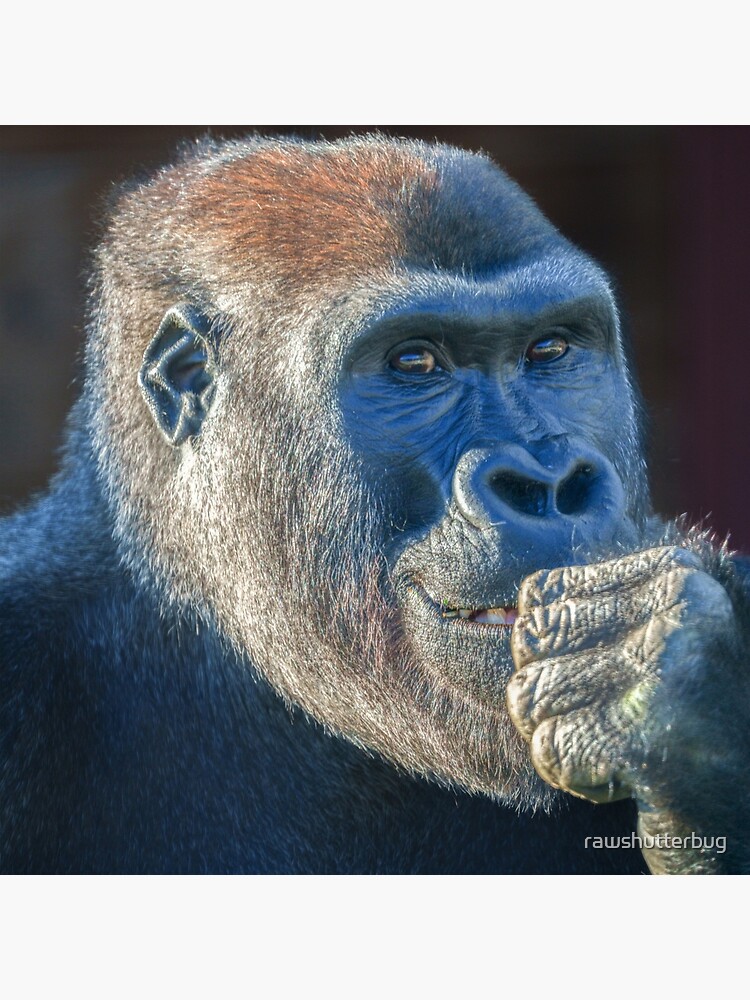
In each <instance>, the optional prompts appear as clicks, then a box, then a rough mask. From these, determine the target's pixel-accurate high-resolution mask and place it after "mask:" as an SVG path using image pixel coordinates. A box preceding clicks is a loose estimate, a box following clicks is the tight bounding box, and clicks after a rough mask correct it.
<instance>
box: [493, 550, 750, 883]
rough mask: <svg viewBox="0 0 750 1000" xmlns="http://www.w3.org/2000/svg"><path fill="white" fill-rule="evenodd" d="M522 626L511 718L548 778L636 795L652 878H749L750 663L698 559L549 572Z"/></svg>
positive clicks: (729, 608)
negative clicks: (744, 874) (747, 766)
mask: <svg viewBox="0 0 750 1000" xmlns="http://www.w3.org/2000/svg"><path fill="white" fill-rule="evenodd" d="M518 612H519V617H518V619H517V621H516V624H515V626H514V629H513V635H512V643H511V645H512V652H513V659H514V661H515V665H516V668H517V670H516V673H515V674H514V676H513V678H512V679H511V681H510V683H509V685H508V707H509V710H510V714H511V717H512V719H513V721H514V723H515V725H516V726H517V727H518V729H519V731H520V732H521V734H522V735H523V736H524V738H525V739H526V740H527V741H528V742H529V743H530V749H531V757H532V761H533V763H534V766H535V767H536V769H537V771H538V772H539V774H540V775H541V777H542V778H544V779H545V780H546V781H547V782H549V783H550V784H551V785H553V786H555V787H558V788H562V789H564V790H565V791H567V792H570V793H571V794H573V795H578V796H580V797H582V798H587V799H591V800H593V801H595V802H606V801H610V800H613V799H617V798H623V797H625V796H627V795H632V796H633V797H634V798H635V799H636V801H637V803H638V810H639V834H640V835H641V837H642V838H643V841H644V845H643V847H642V849H643V851H644V855H645V857H646V861H647V863H648V865H649V867H650V869H651V870H652V871H653V872H655V873H679V872H691V873H708V872H718V871H728V870H733V871H737V870H748V869H749V868H750V848H749V845H748V837H747V834H746V833H745V834H744V836H743V826H744V830H745V831H746V830H747V829H748V826H747V825H746V824H743V823H740V824H739V825H738V819H739V817H738V815H737V814H738V812H740V813H742V819H743V820H747V818H748V817H747V813H748V812H750V804H748V803H747V798H748V797H747V795H746V793H745V791H744V789H745V784H746V774H745V773H744V769H743V767H742V757H743V754H744V752H745V751H744V746H745V744H746V743H747V739H748V735H747V734H748V732H750V718H749V717H750V697H749V696H748V681H747V677H746V673H747V671H746V670H745V669H744V668H745V665H746V664H747V662H748V657H747V652H746V650H745V648H744V643H743V640H742V637H741V630H740V628H739V626H738V621H737V613H736V609H735V606H734V604H733V601H732V600H731V599H730V596H729V593H728V592H727V590H726V589H725V588H724V587H723V586H722V584H721V583H719V582H718V581H717V580H716V579H714V577H713V576H711V575H709V574H708V573H707V572H706V571H705V568H704V564H703V563H702V561H701V559H700V558H699V557H698V556H697V555H696V554H695V553H694V552H691V551H688V550H687V549H683V548H675V547H660V548H654V549H649V550H647V551H642V552H637V553H634V554H632V555H629V556H627V557H625V558H622V559H616V560H613V561H610V562H604V563H599V564H593V565H588V566H574V567H568V568H564V569H555V570H550V571H542V572H540V573H536V574H534V575H533V576H530V577H529V578H527V579H526V580H525V581H524V583H523V586H522V587H521V591H520V594H519V601H518ZM745 759H747V758H745ZM738 800H739V801H738ZM743 800H744V802H745V804H744V805H743V804H742V802H743Z"/></svg>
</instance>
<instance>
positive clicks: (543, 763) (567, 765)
mask: <svg viewBox="0 0 750 1000" xmlns="http://www.w3.org/2000/svg"><path fill="white" fill-rule="evenodd" d="M578 715H580V717H577V716H578ZM605 746H606V743H605V742H604V734H603V733H599V734H597V731H596V726H595V725H593V724H592V722H591V720H590V718H589V717H588V713H586V712H582V713H576V715H574V716H568V717H566V718H565V719H561V718H559V717H558V718H554V719H548V720H547V721H546V722H543V723H542V724H541V725H540V726H539V727H538V728H537V730H536V732H535V733H534V736H533V738H532V741H531V747H530V752H531V760H532V763H533V765H534V767H535V769H536V771H537V773H538V774H539V776H540V777H541V778H543V780H544V781H546V782H547V783H548V784H550V785H552V786H553V787H555V788H562V789H564V790H565V791H566V792H569V793H570V794H572V795H577V796H579V797H580V798H585V799H589V800H591V801H593V802H608V801H609V802H613V801H615V800H616V799H621V798H625V797H627V796H628V795H629V794H630V787H629V783H628V781H627V774H628V767H627V765H626V764H625V763H624V762H619V761H613V760H612V759H611V757H610V756H608V755H607V753H605V752H604V749H603V748H604V747H605Z"/></svg>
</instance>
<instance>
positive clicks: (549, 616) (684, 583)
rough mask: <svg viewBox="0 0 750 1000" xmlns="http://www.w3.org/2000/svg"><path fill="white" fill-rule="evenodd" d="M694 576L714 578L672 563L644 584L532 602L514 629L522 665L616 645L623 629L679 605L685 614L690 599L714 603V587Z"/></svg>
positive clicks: (515, 651) (513, 641)
mask: <svg viewBox="0 0 750 1000" xmlns="http://www.w3.org/2000/svg"><path fill="white" fill-rule="evenodd" d="M691 577H701V578H702V577H706V579H707V580H708V581H709V583H712V584H713V583H714V581H712V580H711V578H710V577H707V575H706V574H705V573H696V571H695V570H693V569H686V568H684V567H683V566H680V565H672V566H670V568H669V569H668V570H667V571H666V572H662V573H661V574H660V575H659V576H658V577H651V578H649V579H648V581H647V582H645V583H641V584H640V585H639V586H634V585H631V586H630V587H624V586H622V587H618V588H617V589H613V590H607V591H602V590H600V591H599V592H598V593H594V594H589V593H587V594H586V595H585V596H583V597H579V598H577V599H575V598H572V597H569V596H566V597H565V598H564V599H562V600H556V601H552V602H550V603H547V604H541V603H536V604H531V605H530V606H527V607H526V608H525V609H524V612H523V613H522V614H521V615H519V617H518V618H517V619H516V622H515V624H514V626H513V631H512V633H511V653H512V655H513V660H514V662H515V664H516V667H523V666H526V664H528V663H532V662H534V661H536V660H542V659H546V658H547V657H552V656H565V655H568V654H571V653H576V652H578V651H579V650H584V649H593V648H595V647H599V646H607V645H610V646H613V645H614V644H615V642H617V641H621V640H620V639H619V636H620V635H621V634H622V633H623V632H631V631H633V630H635V629H638V628H639V627H640V626H642V625H645V624H647V623H648V622H649V620H651V619H652V618H655V617H659V616H661V615H665V614H667V612H671V611H673V610H674V611H676V613H677V617H680V616H681V613H682V610H681V608H680V605H681V604H684V603H685V602H687V601H688V600H693V601H695V600H696V599H697V601H699V602H700V606H701V607H703V606H704V605H705V606H708V603H707V600H706V597H705V595H707V594H709V589H707V587H705V586H702V585H701V581H697V582H696V581H694V580H692V579H690V578H691ZM710 593H711V594H712V591H711V592H710ZM693 595H696V596H693ZM673 617H674V616H673Z"/></svg>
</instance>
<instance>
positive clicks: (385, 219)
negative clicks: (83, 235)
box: [0, 136, 750, 873]
mask: <svg viewBox="0 0 750 1000" xmlns="http://www.w3.org/2000/svg"><path fill="white" fill-rule="evenodd" d="M92 272H93V273H92V278H91V283H90V301H89V310H88V337H87V345H86V350H85V358H84V379H83V386H82V391H81V395H80V398H79V399H78V401H77V403H76V404H75V406H74V408H73V410H72V412H71V414H70V417H69V421H68V424H67V430H66V440H65V446H64V450H63V454H62V459H61V465H60V470H59V472H58V473H57V474H56V476H55V477H54V479H53V481H52V483H51V485H50V487H49V490H48V491H47V492H46V493H45V494H44V495H42V496H40V497H38V498H36V499H35V500H34V501H33V502H31V503H30V504H29V505H28V506H26V507H25V508H23V509H21V510H19V511H17V512H16V513H15V514H14V515H12V516H10V517H8V518H6V519H5V520H4V521H3V523H2V526H1V527H0V567H1V573H2V575H1V576H0V691H1V696H0V784H1V787H2V794H1V795H0V827H1V833H0V868H1V869H2V871H4V872H12V873H138V872H141V873H174V872H182V873H232V872H237V873H261V872H263V873H306V872H308V873H311V872H316V873H347V872H348V873H639V872H642V873H646V872H648V871H651V872H655V873H716V872H744V871H747V870H748V867H749V866H750V835H749V834H748V815H749V814H750V801H749V800H748V796H747V795H745V794H744V793H741V788H742V787H743V783H744V777H745V775H746V772H747V769H748V766H750V740H749V736H750V724H749V722H750V691H749V690H748V687H749V684H748V671H747V668H746V665H747V663H748V650H747V643H748V636H749V635H750V614H749V612H748V597H747V579H748V574H747V573H746V572H745V570H744V568H743V566H742V565H741V561H740V560H736V559H733V558H732V557H731V556H730V554H729V553H728V552H727V551H726V550H725V549H724V548H722V547H718V548H717V547H716V546H714V545H713V544H712V542H711V540H710V538H709V537H707V536H706V535H702V534H700V533H698V532H696V531H694V530H688V529H687V528H686V527H684V526H682V525H679V524H667V523H665V522H663V521H662V520H660V519H659V518H658V517H657V516H656V515H655V514H654V512H653V510H652V507H651V503H650V500H649V493H648V485H647V476H646V469H645V464H644V459H643V442H642V432H641V424H642V421H641V416H640V414H641V404H640V402H639V396H638V392H637V388H636V387H635V383H634V379H633V375H632V372H631V371H630V366H629V363H628V355H627V351H626V346H625V345H624V343H623V337H622V334H621V330H620V323H619V319H618V310H617V306H616V303H615V299H614V296H613V293H612V290H611V288H610V285H609V283H608V280H607V278H606V276H605V274H604V273H603V272H602V271H601V269H600V268H599V267H598V266H597V265H596V264H595V263H594V262H593V261H592V260H591V259H589V258H588V257H587V256H586V255H584V254H583V253H582V252H581V251H579V250H578V249H576V248H575V247H574V246H572V245H571V244H570V243H569V242H568V241H567V240H566V239H565V238H564V237H563V236H562V235H561V234H560V233H559V232H557V230H556V229H555V228H554V227H553V226H552V225H551V224H550V222H548V221H547V220H546V219H545V218H544V216H543V215H542V214H541V213H540V211H539V210H538V209H537V207H536V206H535V205H534V203H533V202H532V201H531V199H530V198H529V197H528V196H527V195H525V194H524V193H523V192H522V191H521V190H520V189H519V188H518V187H517V186H516V184H515V183H514V182H512V181H511V180H510V179H509V178H508V177H507V176H506V175H505V174H504V173H502V172H501V171H500V170H499V169H498V168H497V167H496V166H495V165H494V164H493V163H492V162H490V161H489V160H488V159H487V158H486V157H484V156H482V155H477V154H473V153H468V152H464V151H461V150H458V149H453V148H450V147H446V146H441V145H429V144H422V143H419V142H412V141H406V140H391V139H386V138H383V137H381V136H368V137H356V138H350V139H347V140H343V141H338V142H326V141H317V142H305V141H302V140H291V139H290V140H277V139H265V138H259V137H253V138H249V139H246V140H242V141H231V142H217V141H214V140H210V139H208V140H204V141H201V142H199V143H197V144H196V145H194V146H193V147H191V148H189V149H186V150H184V151H183V152H182V153H181V155H180V156H179V158H178V159H177V160H176V162H175V163H174V164H173V165H171V166H169V167H166V168H165V169H163V170H161V171H160V172H158V173H156V174H155V175H153V176H151V177H150V178H147V179H146V180H144V181H141V182H133V183H130V184H128V185H126V186H124V187H123V188H121V189H120V190H119V191H118V193H117V195H116V196H115V197H114V198H113V204H112V208H111V213H110V216H109V219H108V222H107V224H106V228H105V231H104V234H103V237H102V240H101V243H100V245H99V246H98V248H97V249H96V250H95V253H94V265H93V268H92Z"/></svg>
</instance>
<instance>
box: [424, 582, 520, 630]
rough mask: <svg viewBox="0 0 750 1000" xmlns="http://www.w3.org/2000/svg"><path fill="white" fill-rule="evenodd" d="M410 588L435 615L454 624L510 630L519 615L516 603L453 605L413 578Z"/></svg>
mask: <svg viewBox="0 0 750 1000" xmlns="http://www.w3.org/2000/svg"><path fill="white" fill-rule="evenodd" d="M408 589H409V590H411V591H412V592H413V593H415V594H416V596H417V597H418V598H419V602H420V603H421V604H422V605H423V606H426V607H427V608H428V609H429V610H430V611H431V613H432V614H433V615H434V616H436V617H438V618H439V619H440V620H441V621H443V622H450V623H451V624H452V625H453V624H455V625H489V626H492V627H493V628H496V629H500V630H505V629H508V630H510V629H511V628H512V627H513V623H514V622H515V620H516V618H517V617H518V607H517V606H516V605H515V604H502V605H501V604H498V605H496V606H493V607H486V608H459V607H453V606H451V605H449V604H446V603H445V602H443V601H440V600H436V599H435V598H434V597H432V596H431V595H430V594H429V593H428V592H427V591H426V590H425V588H424V587H423V586H422V585H421V584H420V583H417V581H416V580H414V579H413V578H412V579H411V580H409V583H408Z"/></svg>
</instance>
